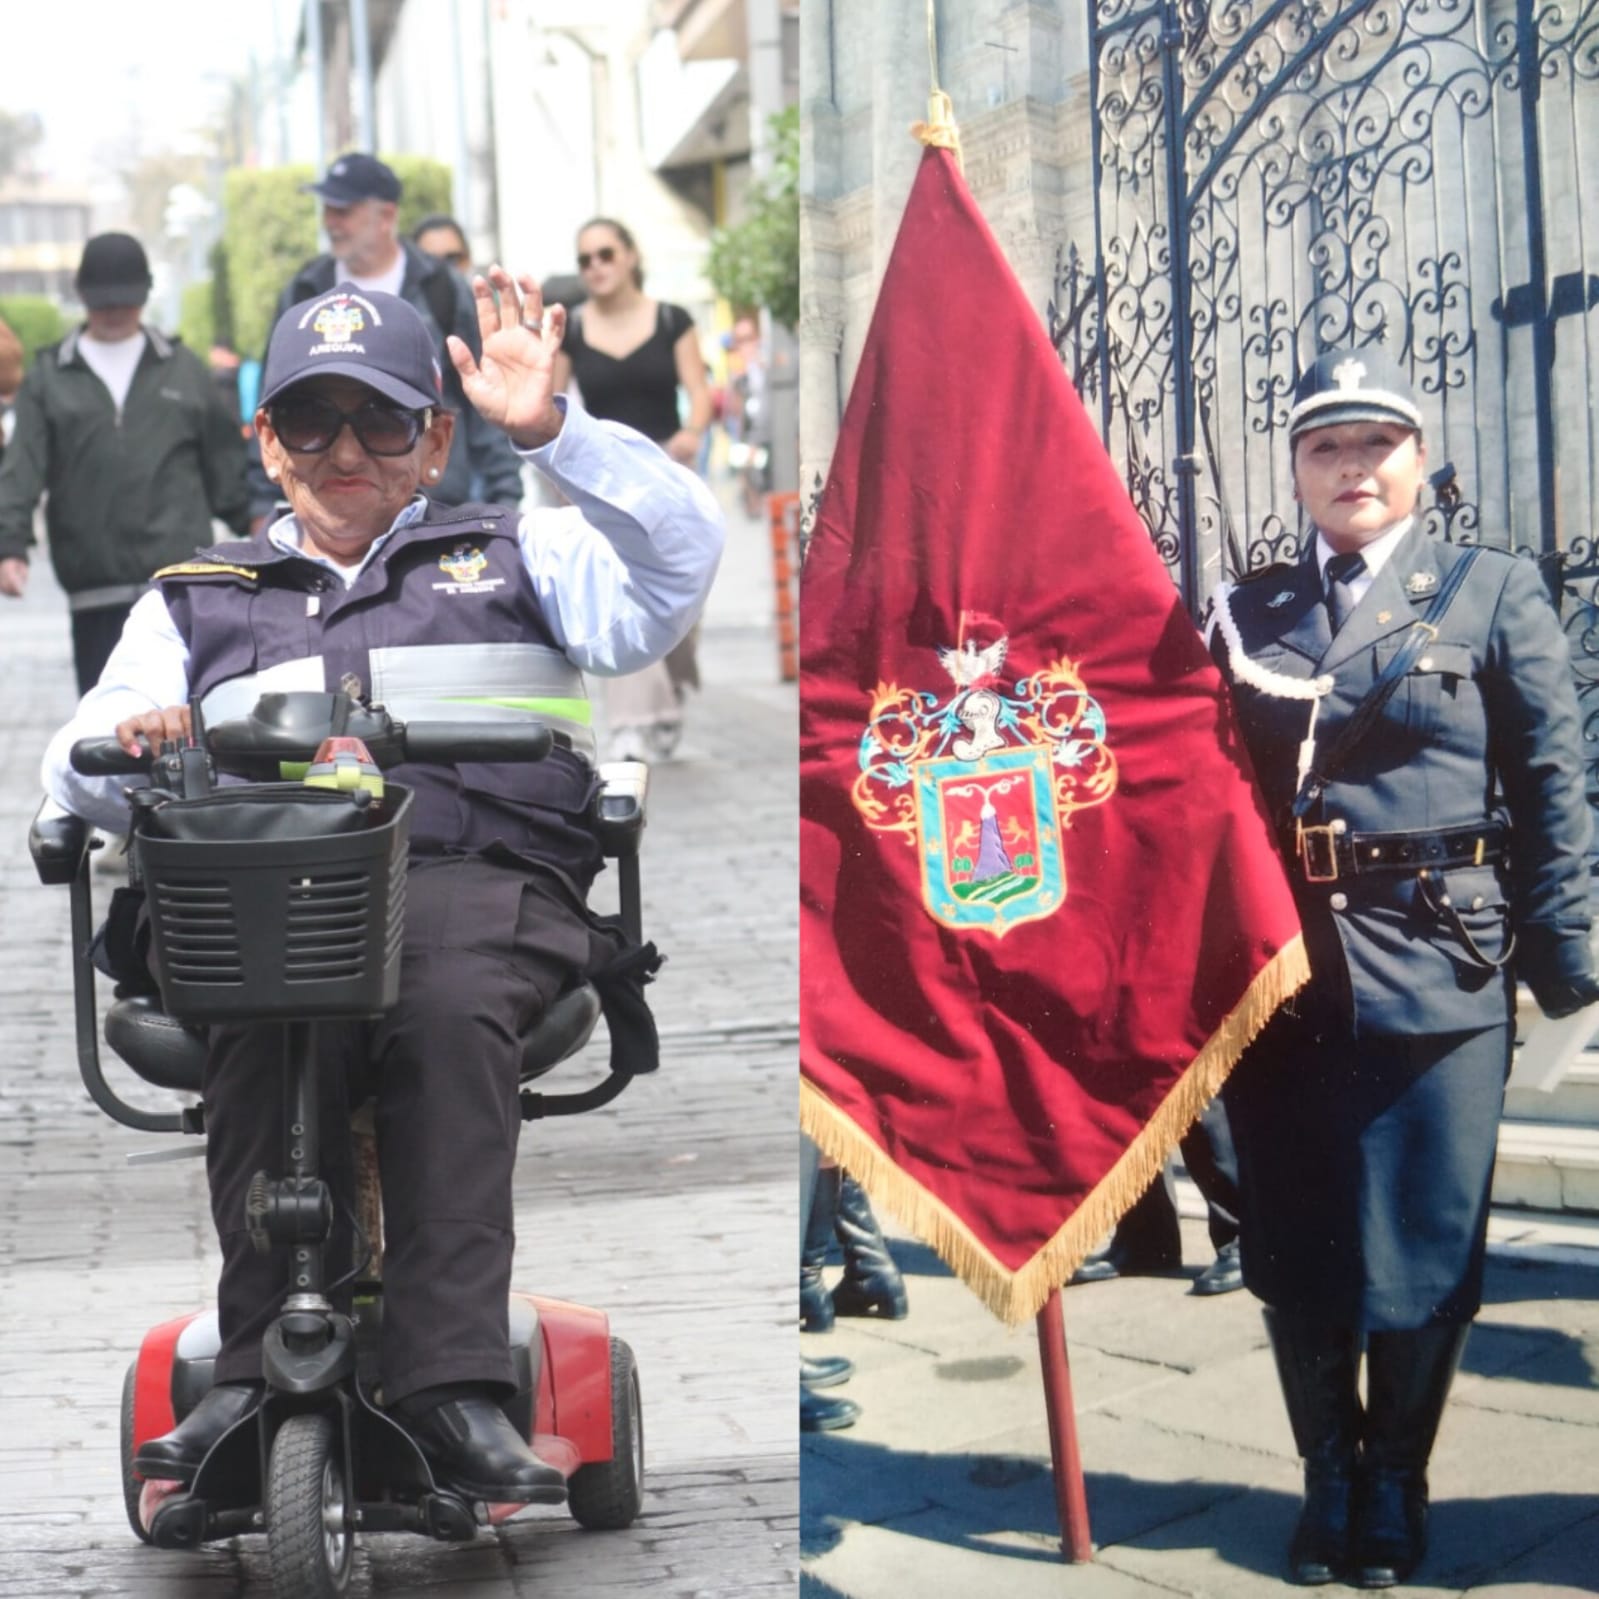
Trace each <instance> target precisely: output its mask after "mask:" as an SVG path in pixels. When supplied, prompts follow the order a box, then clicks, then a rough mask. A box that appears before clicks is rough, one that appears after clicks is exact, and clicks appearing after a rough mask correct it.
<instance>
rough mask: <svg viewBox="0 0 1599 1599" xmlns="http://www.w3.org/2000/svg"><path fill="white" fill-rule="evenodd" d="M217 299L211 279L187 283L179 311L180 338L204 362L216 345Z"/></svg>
mask: <svg viewBox="0 0 1599 1599" xmlns="http://www.w3.org/2000/svg"><path fill="white" fill-rule="evenodd" d="M214 304H215V298H214V296H213V294H212V284H211V280H210V278H201V279H200V280H199V282H197V283H186V284H185V285H184V287H183V298H182V300H181V302H180V303H179V309H178V337H179V338H180V339H182V340H183V342H184V343H185V344H186V345H188V347H189V348H190V349H191V350H193V351H194V353H195V354H196V355H197V356H199V357H200V359H201V360H202V361H203V360H204V359H205V357H206V352H207V351H208V350H209V349H210V348H211V346H212V345H213V344H215V343H216V320H215V318H214V316H213V315H212V307H213V305H214Z"/></svg>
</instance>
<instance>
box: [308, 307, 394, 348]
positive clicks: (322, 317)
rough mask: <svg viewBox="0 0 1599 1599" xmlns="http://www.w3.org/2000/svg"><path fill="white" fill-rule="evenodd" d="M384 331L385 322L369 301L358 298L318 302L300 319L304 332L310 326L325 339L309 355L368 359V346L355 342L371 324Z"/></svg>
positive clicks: (314, 346)
mask: <svg viewBox="0 0 1599 1599" xmlns="http://www.w3.org/2000/svg"><path fill="white" fill-rule="evenodd" d="M368 322H370V323H371V325H372V326H373V327H378V328H380V327H382V326H383V318H382V317H381V316H379V315H378V310H377V307H376V306H375V305H373V304H372V302H371V301H370V300H366V299H363V298H362V297H361V296H360V295H356V294H334V295H330V296H329V297H328V298H327V299H325V300H319V301H318V302H317V303H316V304H315V305H313V306H312V307H311V309H310V310H308V311H307V312H306V313H305V315H304V316H302V317H301V318H300V326H301V327H302V328H303V327H304V326H305V325H306V324H307V323H310V325H311V328H312V330H313V331H314V332H316V333H319V334H321V335H322V342H321V343H320V344H313V345H312V346H311V348H310V349H309V350H308V351H307V352H306V353H307V354H308V355H365V354H366V346H365V345H364V344H362V343H360V342H359V341H358V340H357V339H356V334H358V333H360V332H361V331H362V330H363V329H364V328H365V327H366V326H367V324H368Z"/></svg>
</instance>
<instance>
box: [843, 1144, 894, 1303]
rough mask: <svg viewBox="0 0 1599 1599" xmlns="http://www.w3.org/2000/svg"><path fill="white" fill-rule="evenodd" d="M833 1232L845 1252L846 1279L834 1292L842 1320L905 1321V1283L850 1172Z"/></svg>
mask: <svg viewBox="0 0 1599 1599" xmlns="http://www.w3.org/2000/svg"><path fill="white" fill-rule="evenodd" d="M834 1231H835V1232H836V1233H837V1234H838V1242H839V1247H840V1248H841V1249H842V1250H843V1251H844V1275H843V1277H842V1278H840V1279H839V1282H838V1286H837V1287H835V1288H834V1289H833V1309H834V1310H835V1311H837V1313H838V1314H839V1315H840V1316H878V1317H881V1318H882V1319H883V1320H885V1321H903V1320H904V1319H905V1317H906V1315H907V1313H908V1311H909V1306H908V1304H907V1303H906V1299H905V1279H904V1278H903V1277H902V1276H900V1272H899V1267H898V1266H896V1265H895V1264H894V1257H893V1256H892V1255H891V1254H889V1252H888V1245H887V1244H886V1243H884V1241H883V1233H882V1229H881V1228H880V1227H879V1226H878V1225H877V1218H876V1217H875V1216H874V1215H873V1214H872V1207H871V1204H870V1202H869V1201H868V1200H867V1198H866V1190H865V1189H864V1188H862V1187H861V1185H860V1184H859V1183H858V1182H856V1181H855V1179H854V1178H853V1177H851V1176H850V1175H849V1174H848V1173H847V1172H846V1173H844V1174H843V1180H842V1181H841V1182H840V1184H839V1188H838V1220H837V1221H836V1222H835V1224H834Z"/></svg>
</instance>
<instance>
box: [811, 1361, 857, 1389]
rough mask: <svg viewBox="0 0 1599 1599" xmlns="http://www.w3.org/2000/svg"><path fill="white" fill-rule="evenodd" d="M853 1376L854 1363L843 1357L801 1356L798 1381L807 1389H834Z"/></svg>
mask: <svg viewBox="0 0 1599 1599" xmlns="http://www.w3.org/2000/svg"><path fill="white" fill-rule="evenodd" d="M854 1375H855V1362H854V1361H853V1360H846V1359H845V1358H844V1356H843V1355H801V1356H800V1381H801V1382H802V1383H804V1385H805V1386H806V1387H807V1388H836V1387H838V1385H839V1384H840V1383H841V1382H848V1381H849V1380H850V1378H851V1377H853V1376H854Z"/></svg>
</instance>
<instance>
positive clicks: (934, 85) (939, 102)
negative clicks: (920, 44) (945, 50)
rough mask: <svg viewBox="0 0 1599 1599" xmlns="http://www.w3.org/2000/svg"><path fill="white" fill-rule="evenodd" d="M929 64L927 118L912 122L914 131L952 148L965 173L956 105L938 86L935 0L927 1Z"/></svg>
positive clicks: (928, 141) (925, 140)
mask: <svg viewBox="0 0 1599 1599" xmlns="http://www.w3.org/2000/svg"><path fill="white" fill-rule="evenodd" d="M927 65H928V76H929V78H930V79H931V89H930V91H929V93H928V97H927V121H925V122H913V123H912V124H911V132H912V133H913V134H914V135H915V136H916V137H917V138H918V139H920V140H921V142H922V143H923V144H927V145H934V146H936V147H937V148H938V149H940V150H953V151H954V152H955V164H956V166H958V167H959V168H960V170H961V172H962V173H964V172H965V171H966V162H965V159H964V157H963V156H962V154H961V136H960V129H959V128H957V127H956V126H955V108H954V106H953V105H952V104H951V103H950V98H949V96H948V95H947V94H945V93H944V91H943V90H942V89H940V88H939V86H938V27H937V18H936V16H935V0H927Z"/></svg>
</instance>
